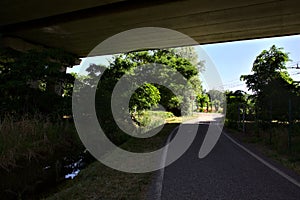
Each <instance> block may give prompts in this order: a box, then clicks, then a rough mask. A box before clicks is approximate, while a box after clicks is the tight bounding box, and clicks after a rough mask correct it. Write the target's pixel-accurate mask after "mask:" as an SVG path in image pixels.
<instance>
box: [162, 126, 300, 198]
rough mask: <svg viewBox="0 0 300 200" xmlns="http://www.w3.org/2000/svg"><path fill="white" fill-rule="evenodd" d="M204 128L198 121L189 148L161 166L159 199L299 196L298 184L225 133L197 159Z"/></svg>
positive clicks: (205, 129) (205, 128)
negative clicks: (177, 157) (194, 135)
mask: <svg viewBox="0 0 300 200" xmlns="http://www.w3.org/2000/svg"><path fill="white" fill-rule="evenodd" d="M194 123H196V121H194ZM185 126H189V125H185ZM207 129H208V124H205V123H203V124H199V129H198V133H197V136H196V138H195V140H194V142H193V143H192V145H191V146H190V148H189V149H188V150H187V151H186V152H185V153H184V155H183V156H182V157H180V158H179V159H178V160H177V161H175V162H174V163H173V164H171V165H170V166H168V167H166V168H165V169H164V173H163V182H162V189H161V196H160V198H161V199H163V200H169V199H170V200H176V199H180V200H183V199H189V200H193V199H197V200H201V199H222V200H224V199H228V200H235V199H241V200H248V199H249V200H250V199H251V200H254V199H259V200H264V199H272V200H277V199H282V200H292V199H294V200H299V199H300V188H299V187H298V186H296V185H295V184H293V183H291V182H290V181H288V180H287V179H286V178H285V177H283V176H281V175H279V174H278V173H276V172H275V171H274V170H272V169H270V168H269V167H267V166H266V165H265V164H263V163H262V162H260V161H259V160H257V159H256V158H254V157H253V156H251V155H250V154H249V153H247V152H246V151H245V150H243V149H242V148H240V147H239V146H238V145H236V144H235V143H233V142H232V141H231V140H230V139H228V138H227V137H226V136H225V135H224V133H222V135H221V137H220V139H219V141H218V143H217V144H216V146H215V147H214V149H213V150H212V151H211V152H210V154H209V155H208V156H207V157H205V158H203V159H199V158H198V154H199V149H200V147H201V144H202V142H203V139H204V136H205V134H206V131H207ZM167 156H168V154H167ZM296 178H297V179H298V178H299V177H296Z"/></svg>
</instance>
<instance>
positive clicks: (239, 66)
mask: <svg viewBox="0 0 300 200" xmlns="http://www.w3.org/2000/svg"><path fill="white" fill-rule="evenodd" d="M273 44H274V45H276V46H277V47H283V48H284V51H285V52H289V57H290V59H291V60H293V61H292V62H289V63H287V66H288V67H289V66H295V65H296V64H297V63H299V66H300V35H295V36H286V37H276V38H266V39H256V40H244V41H237V42H228V43H218V44H208V45H201V46H196V50H197V52H198V56H199V59H200V60H203V59H205V60H207V62H206V67H207V68H208V67H211V66H212V65H214V66H215V68H216V69H217V71H218V73H219V75H220V77H221V79H222V84H220V85H223V86H224V89H230V90H237V89H242V90H246V87H245V85H244V84H243V82H241V81H239V78H240V76H241V75H243V74H250V73H251V68H252V64H253V61H254V60H255V58H256V56H258V55H259V54H260V53H261V52H262V51H263V50H264V49H266V50H267V49H269V48H270V47H271V46H272V45H273ZM203 51H204V52H205V53H206V54H207V55H206V56H208V57H209V58H207V57H206V56H205V55H204V54H205V53H203ZM110 58H111V57H110V56H100V57H93V58H89V59H88V60H85V59H83V61H82V62H81V65H79V66H74V67H73V69H71V70H70V69H69V70H68V72H70V71H74V72H78V71H82V70H83V69H84V68H85V67H86V66H89V64H90V63H95V64H107V63H108V62H107V59H110ZM80 69H81V70H80ZM288 71H289V72H290V73H291V74H295V73H297V72H298V71H299V72H300V70H288ZM292 77H293V78H294V79H295V80H300V75H294V76H292ZM204 87H206V86H205V83H204Z"/></svg>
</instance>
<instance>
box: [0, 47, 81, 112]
mask: <svg viewBox="0 0 300 200" xmlns="http://www.w3.org/2000/svg"><path fill="white" fill-rule="evenodd" d="M75 61H76V56H74V55H72V54H69V53H66V52H64V51H62V50H59V49H46V50H40V51H36V50H34V51H33V50H32V51H29V52H26V53H21V52H16V51H14V50H11V49H2V50H1V52H0V93H1V94H2V95H1V97H0V101H1V114H3V113H10V114H16V115H18V116H19V114H32V113H43V114H46V115H52V114H60V115H62V114H64V115H68V114H71V100H70V90H71V88H72V86H71V84H72V83H73V81H74V77H73V76H72V75H70V74H66V73H65V71H64V70H62V69H64V68H65V67H67V66H73V65H74V64H75ZM62 94H65V95H64V96H63V95H62Z"/></svg>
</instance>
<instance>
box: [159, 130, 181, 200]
mask: <svg viewBox="0 0 300 200" xmlns="http://www.w3.org/2000/svg"><path fill="white" fill-rule="evenodd" d="M179 126H180V125H179ZM179 126H177V127H176V128H174V129H173V130H172V132H171V133H170V135H169V136H168V139H167V142H166V144H169V143H170V141H171V138H172V137H173V135H174V134H175V133H176V131H177V130H178V128H179ZM167 154H168V148H166V150H165V151H164V153H163V155H162V160H161V166H164V165H165V163H166V159H167ZM164 174H165V167H163V168H161V169H160V170H159V175H158V177H157V179H156V186H155V189H156V191H155V193H156V194H155V200H161V195H162V187H163V179H164Z"/></svg>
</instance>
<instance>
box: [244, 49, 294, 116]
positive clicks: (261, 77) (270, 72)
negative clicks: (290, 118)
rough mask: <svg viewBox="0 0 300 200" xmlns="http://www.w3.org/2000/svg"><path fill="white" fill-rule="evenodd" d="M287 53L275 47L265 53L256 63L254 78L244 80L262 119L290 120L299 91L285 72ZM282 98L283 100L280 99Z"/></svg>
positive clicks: (248, 77) (247, 77)
mask: <svg viewBox="0 0 300 200" xmlns="http://www.w3.org/2000/svg"><path fill="white" fill-rule="evenodd" d="M287 61H289V57H288V53H285V52H283V49H282V48H277V47H276V46H275V45H273V46H272V47H271V48H270V49H269V50H268V51H267V50H264V51H262V52H261V53H260V54H259V55H258V56H257V57H256V59H255V61H254V63H253V67H252V72H253V74H250V75H243V76H241V80H243V81H246V84H247V87H248V88H249V89H250V90H252V92H253V95H254V97H255V106H256V108H257V111H258V112H259V115H260V118H261V119H264V120H270V118H271V116H272V117H273V118H274V119H287V113H288V112H287V108H288V101H289V99H291V98H296V96H297V88H296V86H295V85H294V84H293V80H292V78H291V77H290V76H289V74H288V73H287V71H286V67H285V65H286V62H287ZM279 97H282V98H279Z"/></svg>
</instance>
